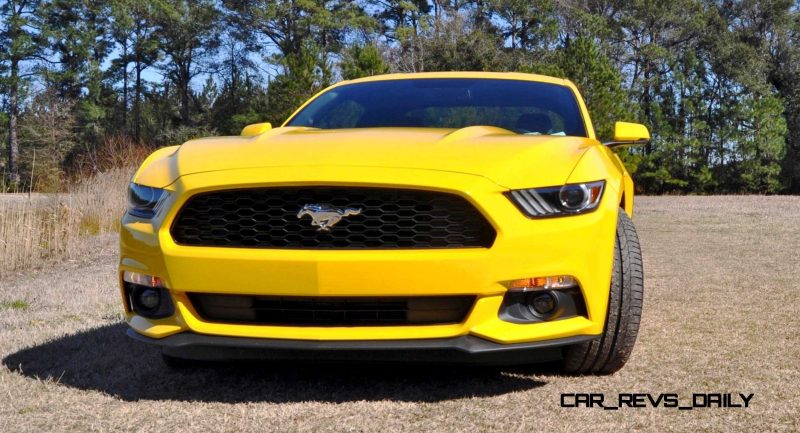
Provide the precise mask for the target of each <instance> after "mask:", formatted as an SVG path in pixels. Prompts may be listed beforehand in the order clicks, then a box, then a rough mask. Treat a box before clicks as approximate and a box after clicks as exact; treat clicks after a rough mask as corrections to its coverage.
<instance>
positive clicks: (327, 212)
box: [297, 204, 361, 232]
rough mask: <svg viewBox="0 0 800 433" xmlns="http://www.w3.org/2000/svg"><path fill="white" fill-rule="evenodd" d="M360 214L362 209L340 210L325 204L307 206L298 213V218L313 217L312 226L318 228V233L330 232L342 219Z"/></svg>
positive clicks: (349, 208)
mask: <svg viewBox="0 0 800 433" xmlns="http://www.w3.org/2000/svg"><path fill="white" fill-rule="evenodd" d="M360 214H361V209H357V208H352V207H348V208H344V209H338V208H335V207H333V206H328V205H324V204H307V205H305V206H303V208H302V209H300V212H298V213H297V218H298V219H302V218H303V217H304V216H306V215H309V216H311V225H312V226H314V227H318V228H317V231H318V232H329V231H331V227H333V226H335V225H336V224H338V223H339V221H341V220H342V218H344V217H346V216H350V215H360Z"/></svg>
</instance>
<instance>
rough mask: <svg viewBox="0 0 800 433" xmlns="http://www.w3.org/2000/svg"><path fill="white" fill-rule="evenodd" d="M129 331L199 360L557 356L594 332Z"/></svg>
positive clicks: (510, 361) (482, 360) (508, 361)
mask: <svg viewBox="0 0 800 433" xmlns="http://www.w3.org/2000/svg"><path fill="white" fill-rule="evenodd" d="M128 336H129V337H131V338H133V339H134V340H137V341H141V342H144V343H147V344H152V345H156V346H160V347H161V348H162V350H163V352H164V354H166V355H170V356H174V357H178V358H182V359H191V360H202V361H230V360H278V361H280V360H311V361H325V362H331V361H335V362H340V361H377V362H404V363H405V362H425V363H429V362H436V363H446V364H477V365H520V364H529V363H536V362H549V361H558V360H560V359H561V353H562V348H563V347H565V346H569V345H572V344H577V343H581V342H584V341H589V340H592V339H595V338H597V337H592V336H577V337H566V338H561V339H557V340H547V341H538V342H533V343H517V344H498V343H493V342H491V341H487V340H484V339H481V338H478V337H473V336H471V335H464V336H460V337H453V338H444V339H421V340H390V341H384V340H371V341H302V340H277V339H264V338H239V337H220V336H212V335H202V334H195V333H192V332H184V333H180V334H176V335H172V336H169V337H166V338H161V339H156V338H150V337H145V336H143V335H141V334H138V333H136V332H134V331H133V330H132V329H128Z"/></svg>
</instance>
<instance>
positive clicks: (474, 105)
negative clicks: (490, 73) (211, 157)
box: [286, 78, 586, 137]
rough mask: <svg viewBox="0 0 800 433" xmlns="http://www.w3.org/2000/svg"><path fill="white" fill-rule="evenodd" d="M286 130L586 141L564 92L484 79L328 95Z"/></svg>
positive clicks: (362, 87) (356, 87)
mask: <svg viewBox="0 0 800 433" xmlns="http://www.w3.org/2000/svg"><path fill="white" fill-rule="evenodd" d="M286 125H287V126H309V127H313V128H320V129H343V128H377V127H414V128H464V127H467V126H476V125H484V126H497V127H500V128H505V129H508V130H511V131H514V132H517V133H520V134H531V135H570V136H579V137H585V136H586V128H585V126H584V123H583V119H582V117H581V111H580V109H579V108H578V103H577V101H576V99H575V95H574V94H573V93H572V91H571V90H570V89H569V88H568V87H566V86H560V85H556V84H549V83H540V82H534V81H521V80H503V79H482V78H476V79H471V78H446V79H444V78H443V79H440V78H420V79H399V80H387V81H375V82H366V83H354V84H348V85H344V86H340V87H336V88H334V89H331V90H329V91H327V92H325V93H323V94H322V95H320V96H319V97H317V98H316V99H315V100H313V101H312V102H311V103H310V104H308V105H307V106H306V107H305V108H304V109H303V110H302V111H300V112H299V113H297V115H296V116H294V117H293V118H292V119H291V120H289V122H287V124H286Z"/></svg>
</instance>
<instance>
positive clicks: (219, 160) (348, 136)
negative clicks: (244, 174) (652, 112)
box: [135, 126, 597, 188]
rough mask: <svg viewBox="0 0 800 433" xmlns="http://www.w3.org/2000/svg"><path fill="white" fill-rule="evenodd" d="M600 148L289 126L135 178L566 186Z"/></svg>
mask: <svg viewBox="0 0 800 433" xmlns="http://www.w3.org/2000/svg"><path fill="white" fill-rule="evenodd" d="M596 144H597V142H596V141H595V140H590V139H588V138H578V137H555V136H533V135H520V134H515V133H513V132H511V131H508V130H505V129H501V128H495V127H488V126H472V127H468V128H463V129H457V130H456V129H431V128H369V129H345V130H320V129H312V128H297V127H284V128H276V129H274V130H271V131H269V132H266V133H264V134H261V135H258V136H255V137H214V138H204V139H199V140H192V141H189V142H187V143H185V144H184V145H182V146H180V147H178V148H177V151H174V152H172V151H170V152H168V153H169V155H163V156H162V155H159V156H161V157H159V158H155V160H152V161H146V162H145V164H143V166H142V168H141V169H140V170H139V172H138V173H137V175H136V177H135V179H136V182H137V183H140V184H144V185H150V186H154V187H164V186H166V185H168V184H170V183H172V182H174V181H175V179H177V178H178V177H179V176H182V175H186V174H193V173H201V172H210V171H220V170H234V169H245V168H262V167H263V168H266V167H293V166H296V167H314V166H341V167H347V166H351V167H392V168H413V169H423V170H439V171H449V172H457V173H465V174H470V175H476V176H483V177H486V178H488V179H490V180H492V181H494V182H495V183H497V184H499V185H501V186H503V187H506V188H526V187H533V186H548V185H558V184H563V183H564V182H565V181H566V179H567V177H568V176H569V174H570V172H571V171H572V169H573V168H574V167H575V165H576V164H577V162H578V160H579V159H580V157H581V155H583V153H584V152H585V151H586V150H587V149H588V148H589V147H590V146H592V145H596ZM165 150H166V149H165ZM298 174H299V175H300V174H302V171H298ZM298 180H302V179H298Z"/></svg>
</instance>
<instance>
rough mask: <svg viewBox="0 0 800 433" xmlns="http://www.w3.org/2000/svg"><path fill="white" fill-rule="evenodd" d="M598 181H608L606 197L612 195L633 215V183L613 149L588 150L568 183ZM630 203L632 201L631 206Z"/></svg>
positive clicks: (595, 148)
mask: <svg viewBox="0 0 800 433" xmlns="http://www.w3.org/2000/svg"><path fill="white" fill-rule="evenodd" d="M626 177H627V179H626ZM598 180H605V181H606V191H605V193H604V194H605V195H606V196H608V195H609V194H610V195H612V196H613V197H614V199H615V200H616V202H617V203H619V204H620V206H621V207H623V208H624V209H625V211H626V212H627V213H628V214H632V213H633V182H632V181H631V180H630V176H628V173H627V172H626V171H625V166H624V165H622V161H620V159H619V157H617V155H615V154H614V152H613V151H612V150H611V149H609V148H608V147H606V146H603V145H601V144H597V145H595V146H592V147H590V148H589V149H587V150H586V152H585V153H584V154H583V156H581V159H580V160H579V161H578V163H577V164H576V165H575V168H574V169H573V170H572V173H570V175H569V177H568V179H567V183H583V182H594V181H598ZM623 197H624V198H623ZM628 201H630V206H629V205H628V203H627V202H628Z"/></svg>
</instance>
